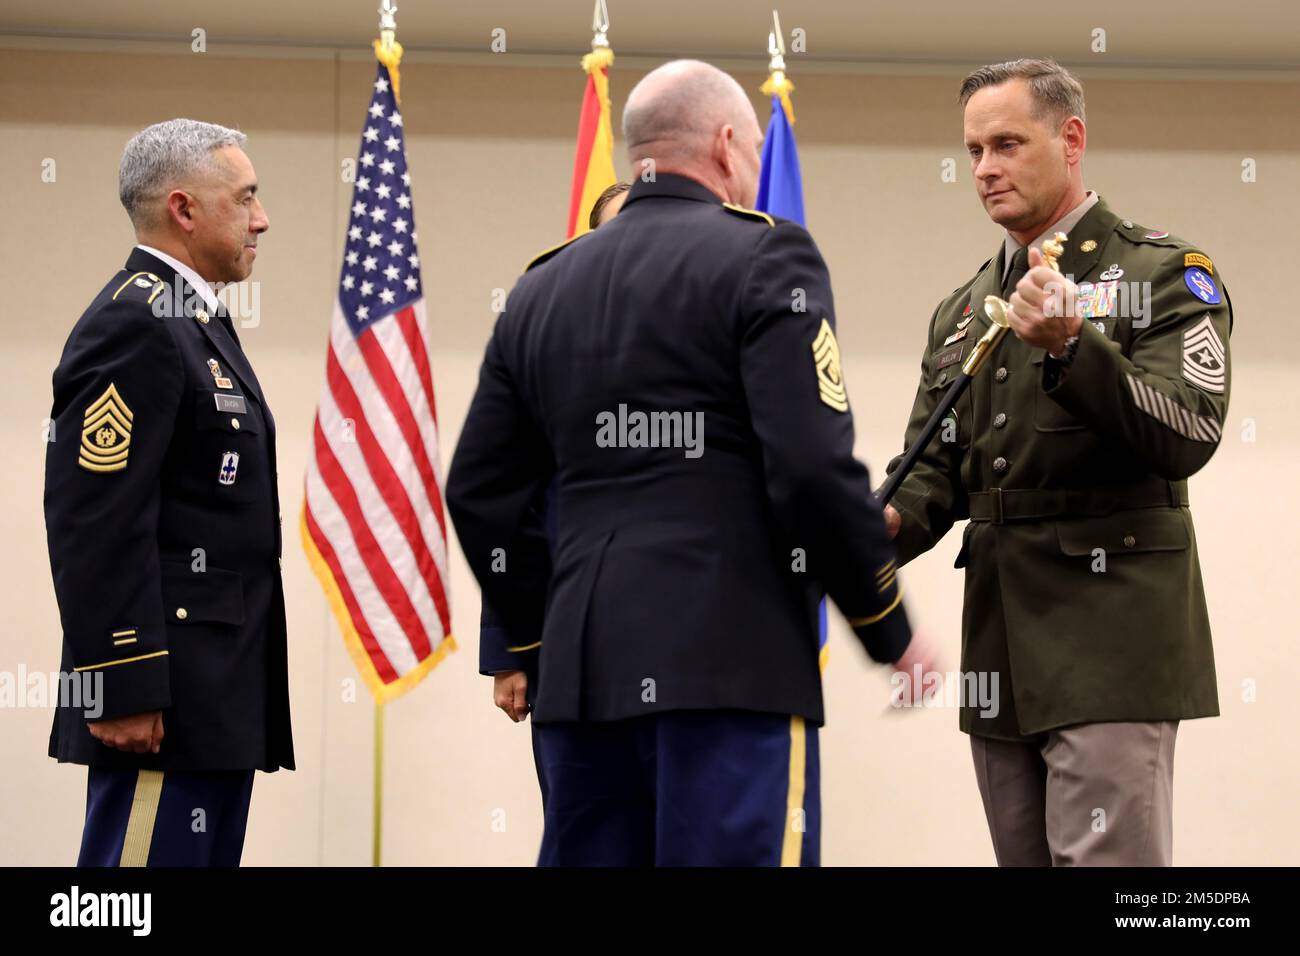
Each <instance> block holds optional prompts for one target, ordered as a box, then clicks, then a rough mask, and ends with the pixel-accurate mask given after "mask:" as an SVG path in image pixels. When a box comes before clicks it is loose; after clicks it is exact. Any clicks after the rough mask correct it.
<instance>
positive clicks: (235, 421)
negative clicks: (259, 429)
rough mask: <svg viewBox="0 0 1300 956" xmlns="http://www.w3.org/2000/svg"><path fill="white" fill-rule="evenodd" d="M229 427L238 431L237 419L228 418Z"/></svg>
mask: <svg viewBox="0 0 1300 956" xmlns="http://www.w3.org/2000/svg"><path fill="white" fill-rule="evenodd" d="M230 427H231V428H233V429H234V430H235V431H239V419H238V418H232V419H231V420H230Z"/></svg>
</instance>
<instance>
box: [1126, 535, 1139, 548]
mask: <svg viewBox="0 0 1300 956" xmlns="http://www.w3.org/2000/svg"><path fill="white" fill-rule="evenodd" d="M1137 543H1138V540H1137V538H1135V537H1133V536H1132V535H1131V534H1126V535H1124V547H1126V548H1131V547H1133V545H1135V544H1137Z"/></svg>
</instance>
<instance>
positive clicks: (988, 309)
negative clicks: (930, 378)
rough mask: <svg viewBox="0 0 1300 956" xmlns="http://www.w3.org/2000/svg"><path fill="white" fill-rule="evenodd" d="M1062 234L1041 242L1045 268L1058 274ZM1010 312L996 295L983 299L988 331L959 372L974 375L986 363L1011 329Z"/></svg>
mask: <svg viewBox="0 0 1300 956" xmlns="http://www.w3.org/2000/svg"><path fill="white" fill-rule="evenodd" d="M1068 238H1069V237H1068V236H1066V234H1065V233H1063V232H1058V233H1056V234H1055V235H1053V236H1052V238H1050V239H1047V240H1045V241H1044V242H1043V261H1044V262H1046V263H1047V267H1048V268H1049V269H1052V270H1053V271H1055V272H1057V273H1059V272H1060V271H1061V267H1060V266H1058V265H1057V264H1056V263H1057V260H1058V259H1060V258H1061V255H1062V254H1063V253H1064V252H1065V243H1066V241H1067V240H1068ZM1010 311H1011V303H1010V302H1008V301H1006V300H1005V299H1002V298H999V297H998V296H996V295H987V296H985V297H984V314H985V315H987V316H988V317H989V323H990V324H989V328H988V331H987V332H985V333H984V335H983V336H982V337H981V338H980V340H979V341H978V342H976V343H975V348H973V349H971V353H970V355H969V356H968V357H967V359H966V361H965V362H964V363H962V367H961V370H962V371H963V372H965V373H966V374H967V375H975V374H977V373H978V372H979V370H980V369H981V368H983V367H984V363H985V362H986V361H988V357H989V353H991V352H992V351H993V349H994V348H995V347H996V346H997V344H998V343H999V342H1001V341H1002V336H1004V335H1006V334H1007V329H1009V328H1011V321H1010V319H1008V318H1007V313H1008V312H1010Z"/></svg>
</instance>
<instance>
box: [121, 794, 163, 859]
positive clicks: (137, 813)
mask: <svg viewBox="0 0 1300 956" xmlns="http://www.w3.org/2000/svg"><path fill="white" fill-rule="evenodd" d="M138 773H139V776H137V777H136V779H135V796H133V797H132V798H131V816H130V817H128V818H127V821H126V839H124V840H123V841H122V859H121V861H120V862H119V863H118V866H148V865H149V847H150V846H152V845H153V824H154V820H156V819H157V818H158V800H159V798H161V797H162V785H163V772H162V771H161V770H140V771H138Z"/></svg>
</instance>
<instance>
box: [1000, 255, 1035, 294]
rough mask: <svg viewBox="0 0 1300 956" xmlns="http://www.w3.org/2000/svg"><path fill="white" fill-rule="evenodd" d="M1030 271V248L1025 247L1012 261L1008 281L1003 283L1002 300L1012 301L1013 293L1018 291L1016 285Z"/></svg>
mask: <svg viewBox="0 0 1300 956" xmlns="http://www.w3.org/2000/svg"><path fill="white" fill-rule="evenodd" d="M1028 271H1029V247H1028V246H1025V247H1024V248H1023V249H1021V250H1020V251H1018V252H1017V253H1016V254H1015V255H1014V256H1013V257H1012V259H1011V270H1010V271H1009V272H1008V273H1007V279H1006V281H1005V282H1003V283H1002V298H1004V299H1010V298H1011V293H1013V292H1015V291H1016V283H1017V282H1019V281H1020V280H1021V279H1023V278H1024V277H1025V273H1026V272H1028Z"/></svg>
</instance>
